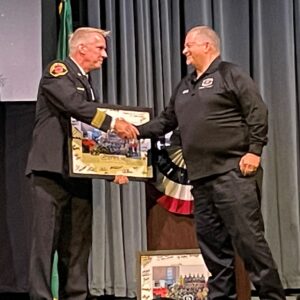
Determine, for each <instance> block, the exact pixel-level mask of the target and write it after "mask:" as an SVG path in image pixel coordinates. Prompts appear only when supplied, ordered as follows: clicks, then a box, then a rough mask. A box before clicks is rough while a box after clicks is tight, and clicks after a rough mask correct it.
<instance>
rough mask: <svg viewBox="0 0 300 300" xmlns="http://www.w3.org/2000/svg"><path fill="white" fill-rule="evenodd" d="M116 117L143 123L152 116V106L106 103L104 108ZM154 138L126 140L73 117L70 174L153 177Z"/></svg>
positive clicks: (141, 178)
mask: <svg viewBox="0 0 300 300" xmlns="http://www.w3.org/2000/svg"><path fill="white" fill-rule="evenodd" d="M100 109H101V110H103V111H105V112H106V113H107V114H108V115H110V116H112V117H119V118H124V119H125V120H126V121H128V122H130V123H132V124H134V125H141V124H143V123H146V122H148V121H149V120H150V118H151V109H150V108H141V107H123V106H105V107H103V108H100ZM151 148H152V144H151V140H150V139H140V140H134V139H133V140H132V139H131V140H123V139H121V138H119V137H118V135H117V134H116V133H115V132H113V131H108V132H104V131H101V130H99V129H97V128H94V127H93V126H91V125H89V124H86V123H83V122H80V121H78V120H76V119H74V118H71V137H70V142H69V150H70V151H69V155H70V159H69V162H70V167H69V169H70V176H73V177H91V178H97V177H99V178H105V179H109V178H114V176H116V175H125V176H128V177H129V178H130V179H131V180H146V179H148V178H152V177H153V166H152V160H151Z"/></svg>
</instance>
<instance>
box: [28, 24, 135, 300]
mask: <svg viewBox="0 0 300 300" xmlns="http://www.w3.org/2000/svg"><path fill="white" fill-rule="evenodd" d="M107 34H108V32H107V31H104V30H101V29H96V28H84V27H83V28H79V29H77V30H76V31H75V32H74V33H73V35H72V36H71V37H70V41H69V45H70V55H69V57H68V58H66V60H64V61H55V62H52V63H51V64H50V65H49V66H48V67H47V68H46V69H45V71H44V73H43V76H42V79H41V81H40V85H39V91H38V99H37V105H36V119H35V125H34V130H33V138H32V147H31V150H30V153H29V157H28V163H27V170H26V173H27V175H29V176H30V178H31V181H32V191H33V200H32V207H33V215H34V218H33V230H32V235H33V245H32V251H31V263H30V296H31V299H35V300H42V299H47V300H52V294H51V285H50V283H51V272H52V263H53V256H54V252H55V250H57V251H58V273H59V299H60V300H63V299H70V300H71V299H72V300H85V299H87V297H88V277H87V275H88V274H87V264H88V256H89V251H90V246H91V236H92V234H91V225H92V224H91V220H92V186H91V180H89V179H83V178H70V177H68V147H67V145H68V131H69V129H70V128H69V126H70V117H74V118H76V119H78V120H80V121H82V122H85V123H88V124H91V125H92V126H94V127H95V128H100V129H101V130H104V131H107V130H108V129H110V128H111V129H115V130H116V132H117V133H118V134H119V135H120V136H121V137H125V136H126V137H128V138H135V137H136V128H135V127H133V126H131V125H129V124H127V126H126V128H125V126H124V124H125V123H126V122H125V121H124V120H120V119H116V120H112V118H111V117H110V116H108V115H106V114H105V113H104V112H103V111H101V110H99V109H98V108H99V103H97V102H95V101H94V100H95V99H94V98H95V96H94V92H93V89H92V87H91V86H90V84H89V81H88V78H87V75H88V73H89V72H90V71H92V70H94V69H97V68H100V67H101V65H102V63H103V60H104V59H105V58H106V57H107V53H106V36H107ZM120 125H122V128H125V130H124V131H120V128H121V127H120ZM122 128H121V129H122ZM115 181H116V182H117V183H120V184H122V183H126V182H127V181H128V179H127V178H126V177H122V176H121V177H117V178H116V179H115Z"/></svg>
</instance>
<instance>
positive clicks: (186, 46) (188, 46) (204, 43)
mask: <svg viewBox="0 0 300 300" xmlns="http://www.w3.org/2000/svg"><path fill="white" fill-rule="evenodd" d="M208 43H209V42H202V43H199V42H191V43H187V44H185V45H184V48H188V49H190V48H191V47H192V46H194V45H197V46H204V45H206V44H208Z"/></svg>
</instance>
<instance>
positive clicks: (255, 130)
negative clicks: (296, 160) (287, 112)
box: [227, 65, 268, 155]
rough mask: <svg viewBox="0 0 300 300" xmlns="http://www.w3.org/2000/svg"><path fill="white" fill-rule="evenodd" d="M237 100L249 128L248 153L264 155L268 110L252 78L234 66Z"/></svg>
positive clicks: (232, 70) (233, 81)
mask: <svg viewBox="0 0 300 300" xmlns="http://www.w3.org/2000/svg"><path fill="white" fill-rule="evenodd" d="M227 81H231V84H230V85H231V86H233V91H234V93H235V95H236V99H237V101H238V103H239V105H240V108H241V113H242V117H243V118H244V120H245V123H246V124H247V126H248V132H249V149H248V152H250V153H254V154H257V155H261V154H262V150H263V146H264V145H266V144H267V141H268V138H267V133H268V110H267V106H266V104H265V103H264V102H263V100H262V97H261V95H260V93H259V91H258V88H257V86H256V84H255V82H254V81H253V80H252V78H251V77H250V76H249V75H248V74H247V73H246V72H244V71H242V70H241V69H240V68H238V67H237V66H234V65H233V66H232V68H231V71H230V78H229V77H228V76H227Z"/></svg>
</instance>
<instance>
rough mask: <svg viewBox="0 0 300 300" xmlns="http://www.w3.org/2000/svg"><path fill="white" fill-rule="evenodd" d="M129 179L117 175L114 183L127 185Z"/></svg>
mask: <svg viewBox="0 0 300 300" xmlns="http://www.w3.org/2000/svg"><path fill="white" fill-rule="evenodd" d="M128 182H129V179H128V177H127V176H124V175H116V176H115V179H114V183H116V184H127V183H128Z"/></svg>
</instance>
